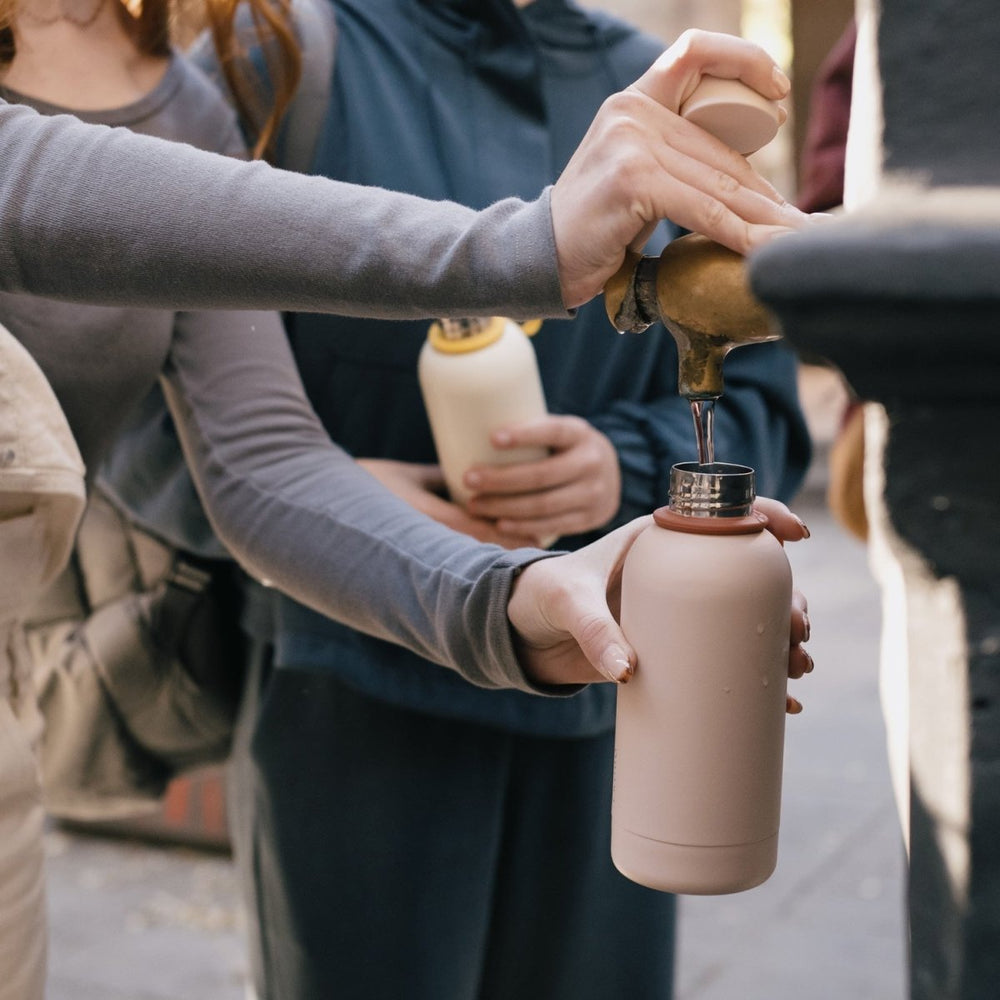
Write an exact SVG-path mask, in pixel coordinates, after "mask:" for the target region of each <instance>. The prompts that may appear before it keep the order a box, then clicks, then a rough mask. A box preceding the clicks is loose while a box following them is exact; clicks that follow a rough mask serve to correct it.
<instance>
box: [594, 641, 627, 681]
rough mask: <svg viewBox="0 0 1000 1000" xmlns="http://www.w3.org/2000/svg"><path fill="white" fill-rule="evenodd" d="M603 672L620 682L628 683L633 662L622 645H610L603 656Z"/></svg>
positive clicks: (610, 678) (609, 677)
mask: <svg viewBox="0 0 1000 1000" xmlns="http://www.w3.org/2000/svg"><path fill="white" fill-rule="evenodd" d="M601 673H602V674H604V676H605V677H607V678H608V679H609V680H613V681H615V682H616V683H618V684H627V683H628V679H629V678H630V677H631V676H632V664H631V663H630V662H629V658H628V657H627V656H626V655H625V650H623V649H622V648H621V646H608V648H607V649H605V650H604V653H603V654H602V656H601Z"/></svg>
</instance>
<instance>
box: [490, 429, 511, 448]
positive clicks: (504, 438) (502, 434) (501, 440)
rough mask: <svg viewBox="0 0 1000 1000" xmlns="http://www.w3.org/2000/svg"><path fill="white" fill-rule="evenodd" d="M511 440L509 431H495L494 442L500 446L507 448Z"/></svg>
mask: <svg viewBox="0 0 1000 1000" xmlns="http://www.w3.org/2000/svg"><path fill="white" fill-rule="evenodd" d="M510 442H511V437H510V434H509V433H508V432H507V431H494V433H493V443H494V444H495V445H496V446H497V447H498V448H505V447H506V446H507V445H509V444H510Z"/></svg>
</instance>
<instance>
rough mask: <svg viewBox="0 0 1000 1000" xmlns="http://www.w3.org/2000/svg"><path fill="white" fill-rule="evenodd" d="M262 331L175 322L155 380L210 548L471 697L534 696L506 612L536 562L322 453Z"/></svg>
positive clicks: (276, 341) (297, 389)
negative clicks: (474, 688) (508, 690)
mask: <svg viewBox="0 0 1000 1000" xmlns="http://www.w3.org/2000/svg"><path fill="white" fill-rule="evenodd" d="M236 319H237V317H234V321H235V320H236ZM264 319H266V317H258V315H257V314H245V320H244V321H245V323H246V328H245V329H243V330H240V329H236V328H233V329H231V330H225V329H220V328H219V325H218V324H212V325H211V329H210V330H205V329H204V327H205V326H207V325H209V324H207V321H206V314H204V313H190V314H183V315H181V316H180V317H179V319H178V323H177V335H176V336H175V343H174V348H173V351H172V353H171V358H170V362H169V363H168V366H167V369H166V378H165V380H164V387H165V395H166V397H167V401H168V403H169V405H170V408H171V411H172V413H173V415H174V418H175V421H176V424H177V428H178V433H179V436H180V438H181V443H182V445H183V448H184V453H185V457H186V459H187V461H188V463H189V465H190V467H191V469H192V472H193V475H194V479H195V483H196V486H197V488H198V491H199V495H200V496H201V499H202V502H203V504H204V506H205V510H206V512H207V513H208V515H209V517H210V519H211V521H212V525H213V528H214V529H215V531H216V532H217V534H218V536H219V538H220V540H222V542H223V543H224V544H225V545H226V547H227V548H228V549H229V550H230V551H231V552H232V554H233V556H234V557H235V558H236V559H237V560H238V561H239V562H240V563H241V564H242V565H243V566H244V567H245V568H246V569H247V570H248V571H249V572H250V573H251V574H252V575H253V576H255V577H257V578H258V579H262V580H265V581H267V582H269V583H270V584H272V585H274V586H275V587H278V588H279V589H281V590H283V591H284V592H286V593H288V594H290V595H291V596H292V597H294V598H296V599H297V600H299V601H301V602H302V603H304V604H307V605H309V606H310V607H312V608H314V609H316V610H318V611H320V612H321V613H323V614H326V615H329V616H330V617H333V618H335V619H337V620H338V621H342V622H344V623H346V624H348V625H350V626H352V627H353V628H356V629H359V630H361V631H364V632H367V633H369V634H372V635H375V636H378V637H380V638H384V639H388V640H390V641H393V642H397V643H400V644H402V645H404V646H406V647H408V648H410V649H412V650H413V651H415V652H416V653H418V654H419V655H421V656H423V657H425V658H427V659H430V660H433V661H435V662H438V663H441V664H444V665H446V666H449V667H451V668H453V669H455V670H459V671H460V672H461V673H462V674H463V676H465V677H466V678H467V679H468V680H470V681H472V682H473V683H475V684H479V685H482V686H486V687H517V688H520V689H522V690H534V688H533V687H532V685H531V684H530V683H529V682H528V681H527V680H526V678H525V677H524V674H523V672H522V669H521V666H520V665H519V664H518V662H517V659H516V657H515V654H514V650H513V646H512V636H511V630H510V626H509V624H508V621H507V613H506V608H507V599H508V596H509V593H510V588H511V586H512V584H513V580H514V577H515V575H516V573H517V570H518V568H519V567H520V566H522V565H524V564H525V563H526V562H529V561H531V560H533V559H536V558H539V557H540V556H541V555H542V553H539V552H536V551H534V550H520V551H518V552H516V553H515V552H507V551H505V550H504V549H501V548H499V547H496V546H487V545H481V544H478V543H476V542H474V541H472V540H471V539H469V538H466V537H465V536H463V535H460V534H458V533H457V532H453V531H450V530H449V529H447V528H444V527H442V526H441V525H439V524H436V523H435V522H434V521H432V520H430V519H429V518H426V517H424V516H423V515H421V514H419V513H417V512H416V511H414V510H413V509H412V508H411V507H410V506H409V505H408V504H406V503H405V502H404V501H402V500H400V499H398V498H397V497H395V496H393V495H392V494H391V493H389V492H388V491H387V490H385V489H384V488H383V487H381V486H380V485H379V484H378V483H377V481H376V480H375V479H374V477H372V476H370V475H369V474H368V473H367V472H365V471H364V470H363V469H362V468H361V467H360V466H359V465H358V464H357V463H356V462H355V461H354V460H353V459H351V458H350V457H348V456H347V455H346V454H345V453H344V452H343V451H342V450H340V449H339V448H337V447H336V446H335V445H333V444H332V443H331V441H330V439H329V437H328V436H327V434H326V432H325V431H324V430H323V428H322V427H321V425H320V424H319V421H318V420H317V419H316V417H315V415H314V414H313V412H312V410H311V409H310V407H309V405H308V403H307V402H306V400H305V397H304V395H303V393H302V389H301V384H300V382H299V380H298V376H297V373H296V371H295V368H294V365H293V363H292V359H291V355H290V353H289V350H288V345H287V342H286V341H285V339H284V337H283V336H274V335H272V334H270V333H269V332H268V328H267V325H266V323H265V322H264V321H263V320H264Z"/></svg>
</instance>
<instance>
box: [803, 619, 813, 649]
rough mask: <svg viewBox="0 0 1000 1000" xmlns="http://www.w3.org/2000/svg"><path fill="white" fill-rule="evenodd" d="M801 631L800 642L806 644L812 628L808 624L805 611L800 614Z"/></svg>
mask: <svg viewBox="0 0 1000 1000" xmlns="http://www.w3.org/2000/svg"><path fill="white" fill-rule="evenodd" d="M802 629H803V635H802V641H803V642H808V641H809V636H810V635H811V633H812V626H811V625H810V624H809V615H808V613H807V612H805V611H803V612H802Z"/></svg>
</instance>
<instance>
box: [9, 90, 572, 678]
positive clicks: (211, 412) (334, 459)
mask: <svg viewBox="0 0 1000 1000" xmlns="http://www.w3.org/2000/svg"><path fill="white" fill-rule="evenodd" d="M0 165H2V169H0V291H3V292H8V293H11V292H30V293H33V294H36V295H47V296H58V297H63V298H70V299H73V300H79V301H84V302H91V303H107V304H111V303H114V304H116V305H130V306H137V307H151V306H155V307H168V308H176V307H182V308H194V307H199V308H205V307H213V306H223V305H225V306H231V307H232V306H239V307H268V308H271V307H282V308H296V309H311V310H330V311H333V310H345V311H350V312H353V313H357V314H362V315H364V314H367V315H378V316H397V317H411V316H421V315H427V314H437V313H441V312H444V313H447V312H464V313H469V312H472V311H483V312H493V311H500V307H503V309H504V310H505V311H507V312H511V311H515V312H517V313H518V314H519V315H532V314H533V315H562V314H564V309H563V307H562V303H561V301H560V296H559V287H558V279H557V275H556V272H555V266H554V261H555V255H554V248H553V242H552V233H551V222H550V217H549V212H548V204H547V196H546V195H545V194H543V195H542V197H541V198H540V199H539V200H538V201H536V202H534V203H530V204H526V203H523V202H519V201H516V200H509V201H506V202H503V203H501V204H498V205H496V206H494V207H492V208H491V209H488V210H487V211H486V212H483V213H480V214H477V213H474V212H470V211H468V210H467V209H464V208H461V207H459V206H456V205H451V204H445V203H436V204H433V205H432V204H430V203H428V202H424V201H421V200H419V199H416V198H411V197H406V196H399V195H393V194H389V193H387V192H381V191H373V190H369V189H362V188H358V187H354V186H351V185H345V184H336V183H332V182H328V181H325V180H321V179H318V178H307V177H301V176H297V175H291V174H283V173H281V172H279V171H275V170H272V169H271V168H268V167H266V166H264V165H261V164H247V163H241V162H236V161H232V160H228V159H225V158H222V157H219V156H214V155H212V154H207V153H203V152H199V151H198V150H195V149H193V148H191V147H187V146H181V145H177V144H173V143H168V142H165V141H160V140H156V139H152V138H148V137H143V136H137V135H134V134H133V133H131V132H128V131H125V130H123V129H108V128H103V127H97V126H93V125H83V124H80V123H78V122H77V121H76V120H75V119H72V118H69V117H66V116H58V117H53V118H49V117H44V116H39V115H38V114H36V113H35V112H33V111H31V110H29V109H26V108H22V107H17V106H13V105H9V104H6V103H3V102H0ZM515 301H516V302H518V303H519V304H520V309H519V310H511V303H513V302H515ZM17 319H18V317H17V315H16V314H15V313H14V312H13V311H11V313H10V314H8V315H5V314H4V309H3V304H2V302H0V322H4V323H5V325H9V326H11V327H18V326H19V324H18V322H17ZM97 330H98V328H97V327H95V326H90V327H83V328H81V329H80V330H79V332H77V333H76V334H74V335H72V336H69V335H67V336H53V335H51V334H50V333H48V331H47V330H46V326H45V322H44V315H38V314H36V315H35V316H34V319H33V321H32V322H31V323H25V324H22V325H20V329H15V330H14V332H15V335H18V336H19V337H20V339H22V341H23V342H25V343H26V344H27V345H28V347H29V350H31V351H32V353H33V355H34V356H35V358H36V360H37V361H38V363H39V365H40V366H41V367H42V369H43V371H44V372H45V373H46V375H47V377H48V378H49V380H50V382H51V383H52V384H53V387H54V388H55V389H56V392H57V395H59V397H60V401H61V402H62V404H63V406H64V409H65V410H66V412H67V415H68V416H69V419H70V423H71V426H73V427H74V430H75V431H76V430H77V428H78V427H79V426H80V425H81V423H82V422H83V420H84V417H83V414H84V413H86V414H87V418H86V419H87V420H88V421H89V431H88V434H87V435H86V442H85V446H82V450H83V451H84V458H85V460H86V461H87V462H88V463H89V464H93V463H94V461H95V460H96V459H97V458H98V457H99V455H100V453H101V451H102V449H103V448H104V447H106V446H107V443H108V442H109V441H110V440H111V438H112V437H113V435H114V433H115V432H116V430H117V427H118V423H119V421H120V419H121V417H122V416H123V411H124V410H125V408H126V406H127V403H128V402H129V401H136V400H138V399H141V398H142V396H143V395H144V394H145V392H146V391H148V389H149V388H150V387H151V386H152V385H153V384H154V383H155V381H156V379H157V377H158V376H161V375H162V380H163V385H164V391H165V395H166V397H167V400H168V403H169V405H170V408H171V411H172V413H173V416H174V419H175V420H176V423H177V427H178V431H179V433H180V436H181V440H182V443H183V445H184V450H185V454H186V456H187V458H188V461H189V463H190V464H191V467H192V471H193V474H194V478H195V482H196V485H197V487H198V490H199V494H200V495H201V497H202V500H203V502H204V505H205V508H206V510H207V512H208V514H209V516H210V518H211V520H212V524H213V527H214V529H215V530H216V532H217V533H218V535H219V538H220V540H221V541H222V542H223V543H224V544H225V545H226V547H227V548H228V549H229V550H230V551H231V552H232V553H233V554H234V555H235V557H236V558H237V559H238V560H239V561H240V562H241V563H242V564H243V565H244V566H245V567H246V568H247V569H248V571H249V572H251V573H252V574H254V575H255V576H258V577H260V578H264V579H266V580H268V581H270V582H272V583H273V584H274V585H275V586H277V587H280V588H281V589H283V590H285V591H287V592H288V593H289V594H291V595H292V596H294V597H295V598H296V599H298V600H300V601H302V602H303V603H305V604H308V605H309V606H311V607H314V608H316V609H317V610H319V611H322V612H323V613H324V614H328V615H330V616H332V617H336V618H338V619H340V620H342V621H344V622H346V623H348V624H350V625H351V626H352V627H354V628H357V629H360V630H363V631H366V632H370V633H371V634H373V635H376V636H380V637H383V638H387V639H391V640H393V641H396V642H400V643H402V644H404V645H406V646H407V647H408V648H410V649H412V650H414V651H415V652H417V653H419V654H420V655H421V656H424V657H427V658H428V659H432V660H434V661H436V662H439V663H442V664H444V665H446V666H449V667H452V668H454V669H456V670H458V669H460V670H461V672H462V673H463V675H464V676H466V677H467V678H468V679H469V680H471V681H472V682H474V683H476V684H481V685H484V686H487V687H517V688H520V689H523V690H535V689H534V687H533V686H532V685H531V684H530V682H528V681H527V679H526V678H525V677H524V675H523V672H522V671H521V669H520V667H519V665H518V664H517V662H516V658H515V656H514V653H513V649H512V643H511V634H510V629H509V625H508V623H507V618H506V603H507V598H508V595H509V591H510V586H511V583H512V580H513V578H514V575H515V574H516V572H517V570H518V568H519V567H521V566H523V565H524V564H525V563H526V562H528V561H531V560H533V559H536V558H538V557H539V556H540V555H542V553H539V552H537V551H534V550H519V551H517V552H506V551H505V550H503V549H500V548H498V547H493V546H483V545H479V544H477V543H475V542H472V541H471V540H469V539H467V538H465V537H464V536H462V535H459V534H457V533H455V532H452V531H450V530H448V529H446V528H443V527H441V526H440V525H437V524H436V523H434V522H432V521H430V520H429V519H427V518H425V517H423V516H421V515H419V514H417V513H416V512H414V511H413V510H412V509H411V508H410V507H409V506H408V505H407V504H405V503H403V502H402V501H400V500H397V499H396V498H395V497H393V496H392V495H391V494H389V493H388V492H387V491H385V490H384V489H382V488H381V487H380V486H379V485H378V484H377V483H376V482H375V480H374V479H372V478H371V477H370V476H368V475H367V474H366V473H365V472H364V471H363V470H362V469H360V468H359V467H358V466H357V465H356V464H355V463H354V462H353V461H352V460H351V459H350V458H349V457H348V456H346V455H345V454H344V453H343V452H342V451H341V450H340V449H338V448H337V447H336V446H334V445H333V444H332V443H331V442H330V440H329V438H328V436H327V435H326V433H325V432H324V431H323V429H322V427H321V426H320V424H319V423H318V421H317V420H316V417H315V415H314V413H313V411H312V409H311V408H310V406H309V405H308V403H307V401H306V399H305V397H304V395H303V392H302V387H301V384H300V382H299V379H298V376H297V373H296V369H295V365H294V363H293V361H292V358H291V356H290V353H289V350H288V347H287V344H286V342H285V340H284V338H283V337H282V336H280V335H277V334H278V327H277V325H276V323H275V320H274V316H273V314H257V315H256V316H255V315H254V314H251V313H244V314H242V315H239V314H235V313H234V314H232V315H231V317H230V320H229V322H226V323H218V322H213V321H212V318H211V313H210V312H202V313H179V314H177V315H176V316H175V317H174V322H173V323H172V324H167V325H166V326H164V325H163V324H162V323H156V322H151V323H149V324H148V325H146V326H144V325H143V324H141V323H138V324H135V325H133V326H132V327H130V330H129V333H128V335H127V336H126V335H125V334H124V333H123V331H122V330H121V329H116V330H115V335H114V336H113V337H110V338H108V337H105V338H104V339H102V338H101V337H100V335H99V334H98V332H97ZM82 359H86V362H87V363H86V364H85V365H83V366H82V374H81V360H82Z"/></svg>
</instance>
